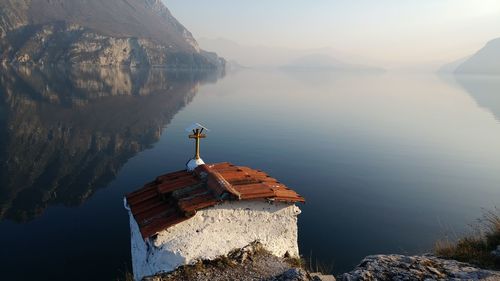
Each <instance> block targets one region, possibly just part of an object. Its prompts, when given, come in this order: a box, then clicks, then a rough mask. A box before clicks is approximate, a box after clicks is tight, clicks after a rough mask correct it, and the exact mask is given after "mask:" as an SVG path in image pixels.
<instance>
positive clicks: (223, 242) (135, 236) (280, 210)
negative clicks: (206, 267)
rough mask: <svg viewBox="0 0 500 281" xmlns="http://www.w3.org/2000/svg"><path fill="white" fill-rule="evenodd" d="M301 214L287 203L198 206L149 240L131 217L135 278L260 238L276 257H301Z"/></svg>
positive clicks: (222, 251)
mask: <svg viewBox="0 0 500 281" xmlns="http://www.w3.org/2000/svg"><path fill="white" fill-rule="evenodd" d="M129 214H130V212H129ZM299 214H300V209H299V208H298V207H297V206H295V205H290V204H286V203H279V202H275V203H269V202H266V201H228V202H225V203H222V204H220V205H217V206H214V207H211V208H207V209H203V210H199V211H198V212H197V213H196V215H195V216H194V217H192V218H191V219H189V220H187V221H184V222H181V223H179V224H176V225H174V226H172V227H170V228H168V229H166V230H164V231H162V232H159V233H158V235H157V237H156V239H147V240H146V241H144V240H143V239H142V237H141V234H140V232H139V227H138V226H137V223H136V222H135V220H134V219H133V217H132V216H130V229H131V246H132V266H133V271H134V278H135V279H136V280H141V279H142V278H143V277H144V276H150V275H153V274H156V273H158V272H168V271H172V270H174V269H175V268H177V267H178V266H180V265H184V264H189V263H193V262H195V261H196V260H198V259H214V258H216V257H218V256H221V255H225V254H227V253H229V252H230V251H231V250H234V249H236V248H241V247H244V246H246V245H248V244H250V243H251V242H253V241H256V240H258V241H260V242H261V243H262V244H263V245H264V247H265V248H266V249H267V250H269V251H270V252H271V253H273V254H274V255H276V256H283V255H285V253H286V252H288V253H289V254H290V255H292V256H298V255H299V247H298V244H297V215H299Z"/></svg>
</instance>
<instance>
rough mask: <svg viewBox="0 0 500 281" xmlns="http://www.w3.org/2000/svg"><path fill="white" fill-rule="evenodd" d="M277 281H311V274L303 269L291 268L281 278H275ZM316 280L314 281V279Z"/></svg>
mask: <svg viewBox="0 0 500 281" xmlns="http://www.w3.org/2000/svg"><path fill="white" fill-rule="evenodd" d="M273 280H275V281H309V280H311V278H310V277H309V274H307V272H306V271H305V270H303V269H301V268H291V269H289V270H287V271H285V272H284V273H283V274H281V275H280V276H277V277H275V278H274V279H273ZM313 280H314V279H313Z"/></svg>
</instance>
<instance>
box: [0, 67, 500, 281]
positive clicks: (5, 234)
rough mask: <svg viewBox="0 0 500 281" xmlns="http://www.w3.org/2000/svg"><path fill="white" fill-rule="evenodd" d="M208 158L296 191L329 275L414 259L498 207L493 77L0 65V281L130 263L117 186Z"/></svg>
mask: <svg viewBox="0 0 500 281" xmlns="http://www.w3.org/2000/svg"><path fill="white" fill-rule="evenodd" d="M193 122H200V123H202V124H204V125H206V126H207V127H208V128H210V129H211V130H210V132H209V133H208V138H206V139H204V140H203V141H202V143H201V155H202V158H203V159H204V160H205V162H222V161H229V162H232V163H234V164H238V165H246V166H250V167H253V168H256V169H262V170H264V171H266V172H268V173H269V174H270V175H271V176H273V177H275V178H277V179H279V180H280V181H281V182H283V183H284V184H286V185H287V186H289V187H291V188H293V189H294V190H296V191H297V192H299V193H300V194H301V195H303V196H304V197H305V198H306V200H307V202H306V204H304V205H300V208H301V209H302V214H301V215H300V216H299V246H300V250H301V253H302V255H304V257H305V258H306V259H307V260H312V261H313V262H314V263H316V262H317V263H319V264H321V265H323V266H326V267H331V268H332V270H333V271H334V272H335V273H340V272H345V271H348V270H350V269H351V268H352V267H354V266H355V265H356V264H357V263H358V262H359V261H360V260H361V258H362V257H364V256H366V255H370V254H379V253H401V254H418V253H424V252H429V251H431V250H432V247H433V244H434V242H435V241H436V240H438V239H442V238H445V237H447V236H449V237H452V238H455V237H457V236H460V235H461V234H463V233H466V232H467V231H468V229H469V228H468V227H469V226H468V225H469V224H471V223H474V222H475V221H476V219H478V218H480V217H481V215H482V213H483V212H484V210H485V209H486V210H491V209H493V208H494V207H495V206H500V78H494V77H480V76H476V77H474V76H460V77H453V76H438V75H435V74H409V73H391V72H387V73H341V72H319V71H318V72H314V71H311V72H305V71H280V70H250V69H248V70H247V69H245V70H241V71H236V72H230V73H227V74H225V75H222V74H220V73H203V72H172V71H165V70H161V69H136V70H122V69H113V68H102V69H92V68H82V69H71V70H68V69H61V68H26V67H19V68H16V69H13V68H3V69H2V72H1V74H0V133H1V136H2V137H1V139H0V168H1V169H0V238H1V239H0V248H1V249H2V250H1V251H0V264H1V270H0V271H1V272H2V279H4V280H28V279H36V280H68V279H69V278H71V280H93V279H102V280H116V278H117V277H119V276H122V275H123V272H125V271H127V270H130V252H129V251H130V246H129V225H128V215H127V212H126V211H125V209H124V208H123V201H122V198H123V196H124V194H125V193H127V192H130V191H132V190H135V189H137V188H139V187H140V186H142V185H143V184H144V183H146V182H148V181H151V180H152V179H154V178H155V177H156V176H158V175H160V174H163V173H166V172H171V171H176V170H180V169H183V168H184V164H185V163H186V162H187V160H188V159H189V158H190V157H192V155H193V153H194V145H193V143H192V140H189V139H188V138H187V134H186V132H185V131H184V128H185V127H187V126H188V125H190V124H191V123H193Z"/></svg>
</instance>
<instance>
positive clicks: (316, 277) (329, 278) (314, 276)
mask: <svg viewBox="0 0 500 281" xmlns="http://www.w3.org/2000/svg"><path fill="white" fill-rule="evenodd" d="M310 275H311V280H313V281H336V279H335V277H334V276H333V275H324V274H322V273H317V272H316V273H311V274H310Z"/></svg>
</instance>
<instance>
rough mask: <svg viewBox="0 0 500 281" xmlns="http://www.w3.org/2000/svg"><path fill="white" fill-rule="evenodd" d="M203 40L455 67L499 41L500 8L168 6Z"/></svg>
mask: <svg viewBox="0 0 500 281" xmlns="http://www.w3.org/2000/svg"><path fill="white" fill-rule="evenodd" d="M164 1H165V3H166V4H167V6H168V7H169V8H170V10H171V11H172V13H173V15H174V16H175V17H176V18H177V19H179V20H180V21H181V23H183V24H184V25H185V26H186V27H187V28H188V29H189V30H190V31H191V32H192V33H193V34H194V36H195V37H196V38H200V37H208V38H218V37H222V38H226V39H230V40H233V41H235V42H238V43H240V44H245V45H264V46H283V47H291V48H298V49H309V48H319V47H326V46H329V47H332V48H334V49H338V50H341V51H347V52H350V53H354V54H358V55H360V56H364V57H367V58H371V59H375V60H380V61H384V62H398V63H426V62H431V61H437V62H439V61H449V60H454V59H457V58H459V57H462V56H465V55H468V54H470V53H471V52H474V51H476V50H477V49H478V48H480V47H482V46H483V45H484V43H486V42H487V41H488V40H490V39H493V38H496V37H500V0H411V1H410V0H313V1H306V0H245V1H243V0H210V1H203V0H164Z"/></svg>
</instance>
